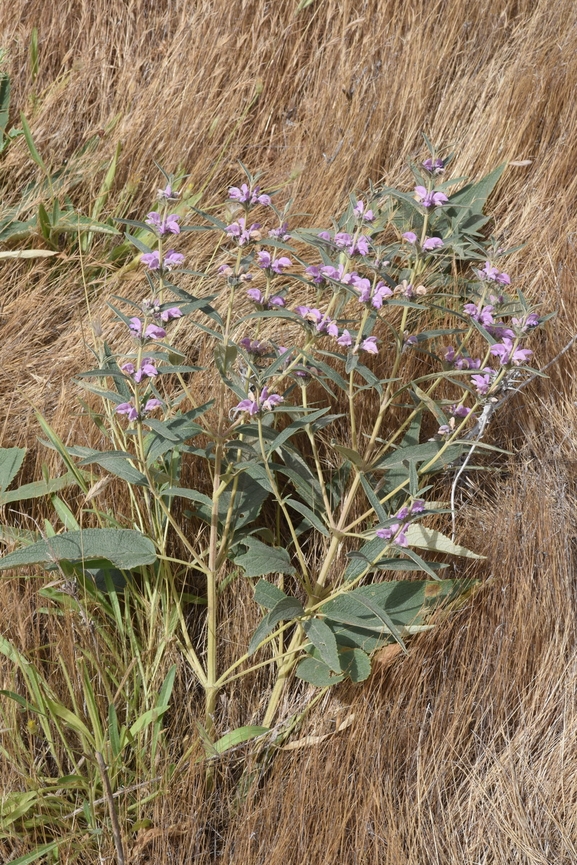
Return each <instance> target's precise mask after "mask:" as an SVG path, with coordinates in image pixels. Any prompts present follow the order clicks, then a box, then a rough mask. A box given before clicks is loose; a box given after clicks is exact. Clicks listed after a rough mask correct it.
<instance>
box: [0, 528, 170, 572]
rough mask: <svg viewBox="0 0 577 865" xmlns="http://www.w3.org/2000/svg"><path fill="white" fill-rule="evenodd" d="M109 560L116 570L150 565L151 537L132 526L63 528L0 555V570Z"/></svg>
mask: <svg viewBox="0 0 577 865" xmlns="http://www.w3.org/2000/svg"><path fill="white" fill-rule="evenodd" d="M102 560H105V561H107V562H111V563H112V564H113V565H115V566H116V567H117V568H120V570H131V569H132V568H138V567H140V566H141V565H152V564H153V563H154V562H155V561H156V551H155V549H154V544H153V543H152V541H151V540H150V539H149V538H147V537H145V535H142V534H141V533H140V532H137V531H133V530H132V529H84V530H83V531H79V532H77V531H74V532H64V533H63V534H61V535H56V536H55V537H53V538H46V539H45V540H42V541H38V542H37V543H35V544H31V545H30V546H29V547H25V548H24V549H22V550H16V552H14V553H9V554H8V555H7V556H4V557H3V558H1V559H0V570H6V569H7V568H21V567H25V566H27V565H38V564H40V565H52V564H54V563H56V562H63V561H65V562H90V561H102Z"/></svg>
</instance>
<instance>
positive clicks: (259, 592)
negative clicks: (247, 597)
mask: <svg viewBox="0 0 577 865" xmlns="http://www.w3.org/2000/svg"><path fill="white" fill-rule="evenodd" d="M286 597H287V595H285V593H284V592H283V591H282V590H281V589H279V588H278V586H275V585H274V583H269V582H268V580H259V581H258V583H257V584H256V586H255V587H254V599H255V601H256V602H257V604H260V605H261V607H265V608H266V609H267V610H272V608H273V607H274V606H276V604H278V602H279V601H282V600H283V599H284V598H286Z"/></svg>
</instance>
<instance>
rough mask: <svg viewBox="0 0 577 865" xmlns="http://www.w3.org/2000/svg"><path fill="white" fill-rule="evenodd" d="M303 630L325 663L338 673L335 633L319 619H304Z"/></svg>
mask: <svg viewBox="0 0 577 865" xmlns="http://www.w3.org/2000/svg"><path fill="white" fill-rule="evenodd" d="M302 625H303V630H304V632H305V634H306V635H307V637H308V638H309V640H310V641H311V643H312V644H313V646H314V647H315V648H316V649H317V650H318V652H319V654H320V656H321V658H322V659H323V661H324V662H325V664H326V665H327V666H328V667H330V669H331V670H332V671H333V672H334V673H340V671H341V665H340V661H339V653H338V649H337V641H336V639H335V635H334V634H333V632H332V631H331V629H330V628H329V626H328V625H327V624H326V622H323V621H322V620H321V619H306V620H305V621H304V622H303V623H302Z"/></svg>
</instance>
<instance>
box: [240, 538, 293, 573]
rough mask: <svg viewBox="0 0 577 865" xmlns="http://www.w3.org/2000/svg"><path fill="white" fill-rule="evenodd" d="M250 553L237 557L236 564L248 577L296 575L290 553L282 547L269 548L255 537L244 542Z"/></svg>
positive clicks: (245, 539)
mask: <svg viewBox="0 0 577 865" xmlns="http://www.w3.org/2000/svg"><path fill="white" fill-rule="evenodd" d="M242 544H244V546H247V547H248V551H247V552H246V553H243V554H242V555H241V556H235V559H234V563H235V565H239V567H241V568H242V569H243V570H244V572H245V576H247V577H263V576H265V575H266V574H294V572H295V569H294V568H293V566H292V565H291V562H290V557H289V554H288V552H287V551H286V550H285V549H284V548H282V547H268V546H267V545H266V544H263V543H262V541H259V540H258V538H255V537H247V538H244V539H243V541H242Z"/></svg>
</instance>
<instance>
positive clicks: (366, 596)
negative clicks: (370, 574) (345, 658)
mask: <svg viewBox="0 0 577 865" xmlns="http://www.w3.org/2000/svg"><path fill="white" fill-rule="evenodd" d="M477 583H478V581H476V580H468V579H461V580H437V581H432V580H398V581H397V580H390V581H389V580H387V581H386V582H383V583H373V584H372V585H370V586H361V587H360V588H358V589H354V590H353V591H351V592H346V593H343V594H340V595H338V596H337V597H335V598H332V599H330V600H328V601H327V602H326V603H324V604H323V605H322V607H321V608H320V610H319V612H320V613H321V614H322V615H324V616H325V617H326V620H328V621H329V622H334V623H335V624H334V625H331V627H332V630H333V631H334V633H335V636H336V639H337V643H338V644H339V645H341V646H348V647H349V648H355V647H357V648H360V649H363V651H365V652H372V651H374V650H375V649H376V648H378V647H379V646H381V645H383V644H384V643H388V642H390V641H391V637H390V634H389V629H388V627H385V625H384V623H383V616H382V613H383V611H384V612H385V613H386V615H387V617H388V618H389V620H390V621H391V622H392V623H393V626H394V627H395V628H396V629H397V630H398V631H399V632H400V633H401V635H402V636H404V635H408V634H410V633H411V632H413V631H414V628H415V627H419V626H422V625H425V624H426V623H427V618H428V616H429V615H430V613H432V612H433V611H434V610H435V609H437V608H438V607H439V606H443V605H446V604H448V603H449V602H453V601H455V600H457V599H458V598H460V597H462V596H463V595H466V594H467V593H468V592H469V591H470V590H471V588H472V587H474V586H475V585H477ZM359 601H361V603H359ZM371 605H373V606H374V607H375V608H376V609H378V611H379V615H377V614H376V612H375V611H374V610H373V609H371Z"/></svg>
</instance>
